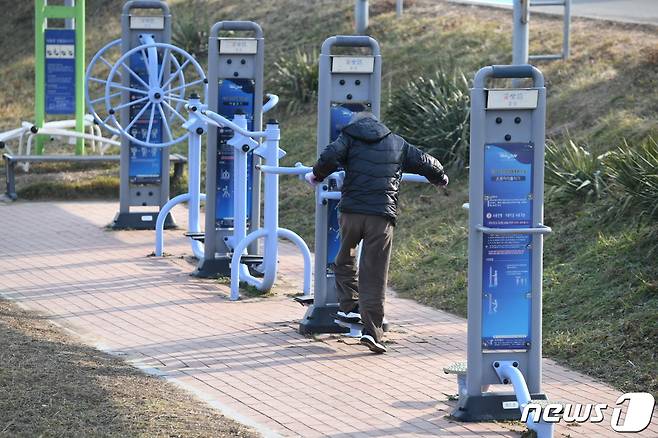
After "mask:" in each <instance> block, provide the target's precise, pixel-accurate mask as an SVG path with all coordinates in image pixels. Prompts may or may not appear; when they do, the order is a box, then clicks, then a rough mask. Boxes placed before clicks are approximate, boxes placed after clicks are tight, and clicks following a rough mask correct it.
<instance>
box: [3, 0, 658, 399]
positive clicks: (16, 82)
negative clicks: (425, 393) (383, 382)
mask: <svg viewBox="0 0 658 438" xmlns="http://www.w3.org/2000/svg"><path fill="white" fill-rule="evenodd" d="M9 3H11V8H6V9H5V10H10V11H12V12H11V13H10V15H9V17H8V18H7V19H8V20H12V22H13V25H11V26H7V28H8V29H13V28H15V29H17V32H15V33H14V34H11V35H7V36H6V38H5V37H4V36H3V39H2V43H1V44H2V47H3V49H7V50H8V51H9V53H12V57H11V58H10V59H14V60H15V62H13V63H7V64H3V65H1V66H0V82H1V85H2V86H1V87H0V89H2V90H3V93H2V94H0V127H10V126H14V125H15V124H16V123H17V122H18V120H19V119H28V120H29V119H30V117H31V113H32V108H31V104H27V105H26V103H29V102H32V87H33V85H32V68H33V63H34V60H33V57H32V50H33V48H32V45H31V44H32V43H31V30H30V29H28V30H27V31H25V27H26V26H28V24H29V20H30V18H29V17H30V14H31V5H30V4H28V3H29V2H18V3H15V2H10V1H9V0H0V5H3V4H4V5H5V6H8V5H9ZM24 3H25V4H24ZM198 3H204V2H203V1H202V0H199V1H197V2H196V3H195V4H198ZM407 3H408V7H407V8H406V9H405V15H404V17H403V18H402V19H401V20H398V19H396V18H395V14H394V12H393V11H394V7H393V4H394V2H392V1H391V0H372V1H371V28H370V32H371V34H372V36H374V37H375V38H377V39H378V41H379V42H380V44H381V47H382V53H383V59H384V60H383V74H384V84H383V99H382V100H383V104H384V110H385V112H389V111H395V102H391V100H390V96H391V94H392V92H393V91H394V90H395V89H396V88H398V87H399V86H401V85H403V84H404V83H405V82H406V81H407V80H409V79H411V78H413V77H415V76H418V75H428V74H430V73H432V72H433V71H434V70H436V69H438V68H440V69H452V68H459V69H461V70H463V71H464V72H465V73H466V74H467V76H468V77H472V74H473V72H474V71H475V70H477V68H479V67H481V66H483V65H487V64H502V63H506V62H509V61H510V60H511V16H510V15H511V14H510V13H509V12H508V11H503V10H498V9H491V8H481V7H470V6H463V5H453V4H448V3H446V2H442V1H434V0H415V1H411V0H408V1H407V2H405V5H407ZM87 4H88V6H87V7H88V10H89V11H90V13H88V20H89V22H88V28H89V29H91V30H90V33H89V38H88V40H89V42H88V48H89V55H91V54H92V53H93V52H94V51H95V50H96V49H98V48H99V47H100V46H101V45H102V43H104V42H107V41H109V40H110V39H111V38H114V37H117V36H118V35H119V27H118V10H119V8H120V4H121V2H119V1H113V2H103V1H100V0H88V2H87ZM170 4H172V6H173V9H174V13H175V11H176V8H185V7H189V5H190V4H191V3H190V2H186V1H183V0H178V1H171V2H170ZM207 4H208V7H207V9H206V10H205V11H206V14H205V15H204V17H207V19H208V20H209V21H210V22H214V21H217V20H220V19H222V20H230V19H243V20H255V21H257V22H259V23H260V24H261V26H262V27H263V30H264V32H265V36H266V50H267V53H266V58H267V61H268V62H272V61H274V60H276V59H278V58H279V57H280V56H283V55H289V54H291V53H292V51H293V49H295V48H298V47H301V48H302V49H310V48H318V47H319V45H320V44H321V42H322V41H323V39H324V38H326V37H328V36H331V35H335V34H340V33H351V20H352V18H353V17H352V14H353V11H352V7H353V4H352V2H348V1H340V0H316V1H313V2H300V1H298V0H262V1H258V2H255V1H254V2H252V4H253V5H254V7H252V8H245V7H244V5H245V2H244V1H239V0H209V1H208V2H207ZM106 6H109V9H108V10H107V11H106V10H105V9H104V8H105V7H106ZM201 21H203V20H201ZM560 31H561V21H560V19H559V18H555V17H544V16H540V15H533V17H532V23H531V52H532V53H538V52H557V51H559V48H560V47H559V46H560V41H561V40H560ZM656 47H658V34H656V32H655V28H653V27H648V26H635V25H628V24H617V23H609V22H603V21H593V20H586V19H578V18H576V19H574V20H573V26H572V53H573V55H572V57H571V58H570V59H569V60H568V61H566V62H554V63H549V64H542V65H540V68H541V69H542V70H543V71H544V73H545V75H546V78H547V85H548V89H549V92H548V133H549V136H550V137H552V138H554V139H558V140H559V139H560V138H562V137H564V136H566V135H567V134H569V135H570V136H572V137H573V138H575V139H576V140H577V141H587V142H588V143H589V144H590V147H591V149H593V151H594V152H595V153H599V152H603V151H607V150H610V149H612V148H614V147H616V146H617V145H619V144H620V143H621V142H622V141H623V140H624V139H626V140H628V141H629V143H630V144H635V143H637V142H639V141H641V140H642V139H644V138H646V137H648V136H650V135H654V136H655V134H656V133H657V132H658V117H656V115H657V113H658V96H657V95H656V94H655V93H654V90H655V88H656V85H657V84H658V68H657V67H658V49H656ZM201 61H202V62H205V60H201ZM266 74H268V73H266ZM266 89H267V91H270V92H275V93H276V92H277V91H279V90H275V89H272V88H271V87H267V86H266ZM283 106H284V105H281V107H283ZM273 115H274V116H275V117H277V118H279V119H280V121H281V123H282V129H283V141H282V147H283V148H284V149H285V150H286V151H287V152H288V156H287V157H286V158H285V159H284V160H283V163H285V164H289V165H292V164H293V163H295V162H296V161H303V162H306V163H310V162H311V160H312V159H313V158H314V156H315V129H316V121H315V108H314V106H313V105H309V107H308V108H306V111H303V112H302V114H300V115H290V114H286V113H285V112H283V111H282V110H281V109H278V110H275V112H274V113H273ZM184 147H185V146H183V148H184ZM452 176H453V178H452V183H451V187H450V188H449V189H448V190H447V191H445V192H441V193H437V192H436V191H435V190H433V189H431V188H429V187H411V186H407V187H405V188H404V189H403V194H402V196H401V198H402V204H401V208H402V212H403V213H402V217H401V220H400V225H399V226H398V227H397V230H396V241H395V246H394V248H395V249H394V251H395V253H394V258H393V263H392V266H391V281H392V285H393V286H394V287H395V288H396V289H397V290H399V291H400V292H401V293H403V294H406V295H408V296H411V297H414V298H416V299H418V300H419V301H422V302H425V303H427V304H430V305H433V306H436V307H439V308H442V309H446V310H449V311H451V312H455V313H457V314H461V315H464V314H465V309H466V273H465V271H466V263H467V261H466V238H467V229H466V225H467V222H466V220H467V214H466V212H465V211H463V210H462V209H461V205H462V203H463V202H466V201H467V197H468V196H467V188H466V186H467V177H466V176H465V175H461V176H459V175H455V174H453V175H452ZM312 205H313V199H312V196H311V193H310V191H309V190H308V189H306V188H305V187H304V185H303V184H302V183H301V182H299V181H296V180H294V179H291V178H288V179H286V180H285V182H284V183H283V184H282V193H281V222H282V225H284V226H287V227H289V228H292V229H294V230H297V231H300V232H301V234H302V236H303V237H305V238H306V239H307V241H309V242H311V243H312V241H313V230H312V227H313V224H312V222H313V218H312V210H313V207H312ZM546 211H547V220H546V223H547V224H549V225H551V226H552V227H554V229H555V233H554V234H553V235H552V236H550V237H549V238H548V239H547V240H546V245H545V252H546V257H545V263H544V265H545V289H544V291H545V295H544V309H545V310H544V335H545V338H544V348H545V350H544V351H545V354H547V355H549V356H551V357H553V358H555V359H557V360H559V361H561V362H563V363H566V364H568V365H570V366H572V367H575V368H577V369H580V370H583V371H585V372H587V373H589V374H591V375H594V376H598V377H601V378H602V379H604V380H606V381H608V382H610V383H612V384H614V385H615V386H617V387H618V388H620V389H623V390H641V391H647V390H649V391H652V392H653V393H656V392H658V383H657V381H656V376H657V375H658V366H657V365H656V363H657V361H656V354H657V353H656V350H657V349H656V345H658V321H657V320H656V318H657V315H658V298H657V297H658V293H657V290H656V289H657V287H658V286H657V279H658V262H657V261H656V254H655V253H654V254H647V251H648V249H649V248H650V246H651V245H650V244H651V243H655V239H656V237H655V236H656V235H658V234H657V232H658V231H657V230H658V226H657V225H656V224H655V223H641V222H637V221H634V220H631V219H632V218H621V220H620V221H618V222H617V223H615V224H610V225H604V224H603V223H602V221H601V220H600V219H599V216H600V207H599V206H597V205H594V204H569V205H562V204H561V203H559V202H557V201H549V202H547V205H546Z"/></svg>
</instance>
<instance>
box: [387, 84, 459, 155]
mask: <svg viewBox="0 0 658 438" xmlns="http://www.w3.org/2000/svg"><path fill="white" fill-rule="evenodd" d="M391 102H392V104H391V106H390V107H389V108H388V109H387V112H386V121H387V123H388V124H389V125H390V128H391V129H392V130H393V131H395V132H397V133H398V134H400V135H401V136H403V137H404V138H405V139H406V140H407V141H409V142H410V143H412V144H415V145H418V146H420V147H422V148H423V149H424V150H425V151H427V152H429V153H431V154H433V155H434V156H436V157H437V158H438V159H439V160H440V161H441V162H442V163H443V164H444V166H447V167H451V166H452V167H457V168H462V167H464V165H465V163H466V161H467V159H468V143H469V118H470V106H469V105H470V104H469V93H468V81H467V80H466V77H465V76H464V74H463V73H461V72H455V73H451V74H449V73H445V72H442V71H439V72H437V73H436V74H435V75H434V76H432V77H430V78H425V77H422V76H421V77H418V78H416V79H414V80H412V81H410V82H409V83H408V84H406V85H405V86H403V87H401V88H399V89H398V90H397V91H395V92H394V93H393V95H392V99H391Z"/></svg>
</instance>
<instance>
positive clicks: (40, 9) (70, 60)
mask: <svg viewBox="0 0 658 438" xmlns="http://www.w3.org/2000/svg"><path fill="white" fill-rule="evenodd" d="M34 10H35V26H34V27H35V40H34V42H35V44H34V46H35V51H34V55H35V56H34V59H35V66H34V72H35V83H34V85H35V87H34V96H35V99H34V109H35V111H34V122H27V121H24V122H22V123H21V126H20V127H18V128H15V129H11V130H9V131H6V132H1V133H0V147H1V148H3V149H4V148H7V150H8V152H9V153H12V151H11V150H10V149H9V146H8V144H9V143H10V142H12V141H14V140H17V141H18V149H17V152H16V153H17V154H18V155H19V156H20V155H23V154H24V153H26V154H27V155H30V154H31V153H32V143H33V141H34V143H35V152H36V153H37V154H38V155H42V154H43V151H44V143H45V141H46V139H49V138H55V137H57V138H66V139H68V140H69V141H71V142H73V143H74V144H75V145H76V148H75V153H76V155H83V154H84V153H85V148H84V146H85V140H88V141H89V142H90V144H91V148H92V150H93V151H97V150H98V151H100V152H101V154H102V153H103V151H104V150H105V149H106V148H107V147H108V146H109V145H111V144H116V142H115V141H113V140H110V139H106V138H104V137H103V136H102V133H101V131H100V128H99V127H98V126H97V125H95V124H94V123H93V118H92V117H91V116H89V115H86V114H85V105H84V69H85V0H65V1H64V4H57V5H54V4H48V1H47V0H35V8H34ZM59 22H61V24H60V23H59ZM71 114H72V115H74V116H75V117H74V119H72V120H52V121H46V118H47V116H56V117H60V116H63V115H71ZM24 151H25V152H24ZM24 167H25V170H27V167H28V166H27V164H25V166H24Z"/></svg>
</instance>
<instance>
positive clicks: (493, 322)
mask: <svg viewBox="0 0 658 438" xmlns="http://www.w3.org/2000/svg"><path fill="white" fill-rule="evenodd" d="M532 172H533V148H532V146H531V145H529V144H525V143H510V144H488V145H485V147H484V209H483V214H484V217H483V223H484V226H486V227H491V228H527V227H530V226H532V193H533V191H532V190H533V187H532V179H533V178H532ZM482 254H483V256H482V257H483V260H482V289H483V295H482V300H483V301H482V345H483V348H484V349H489V350H517V349H527V348H528V347H529V345H530V342H531V338H530V315H531V292H532V282H531V278H532V275H531V274H532V273H531V268H532V258H531V256H532V236H531V235H529V234H507V235H503V234H485V235H484V238H483V249H482Z"/></svg>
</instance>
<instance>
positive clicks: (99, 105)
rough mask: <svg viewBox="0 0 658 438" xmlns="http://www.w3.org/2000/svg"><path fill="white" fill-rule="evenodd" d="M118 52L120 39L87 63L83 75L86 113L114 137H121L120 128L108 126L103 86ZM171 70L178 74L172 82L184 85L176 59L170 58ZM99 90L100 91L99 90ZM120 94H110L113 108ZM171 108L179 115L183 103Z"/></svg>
mask: <svg viewBox="0 0 658 438" xmlns="http://www.w3.org/2000/svg"><path fill="white" fill-rule="evenodd" d="M120 51H121V40H120V39H118V40H114V41H112V42H110V43H109V44H107V45H106V46H105V47H103V48H102V49H100V50H99V51H98V52H97V53H96V55H94V57H93V58H92V59H91V61H90V62H89V65H88V66H87V71H86V73H85V101H86V103H87V111H88V112H89V113H90V114H91V115H92V116H93V117H94V120H95V121H96V123H98V124H99V125H100V126H102V127H104V128H105V129H107V130H108V131H110V132H111V133H112V134H114V135H121V127H120V126H115V125H110V124H109V123H110V119H111V117H110V115H109V114H108V113H107V111H106V109H105V107H106V105H105V84H106V83H107V76H108V74H109V72H110V71H111V69H112V67H113V66H114V64H113V63H112V62H113V61H112V60H114V59H116V58H118V56H119V54H120ZM171 68H172V69H173V71H175V72H177V74H178V77H177V78H174V80H175V81H177V83H178V84H184V83H185V76H184V75H183V70H182V69H180V63H179V62H178V59H176V57H171ZM129 75H130V74H129ZM122 76H123V74H122V72H121V71H119V72H118V73H117V79H118V80H119V81H121V80H122ZM117 85H121V83H118V84H117ZM101 87H102V88H101ZM99 88H101V89H100V90H99ZM181 92H182V93H181V94H180V95H179V97H180V99H181V100H183V99H185V95H184V92H185V90H184V89H181ZM122 94H123V93H122V91H121V90H119V91H116V92H114V93H112V95H111V96H110V97H111V99H112V100H113V102H115V106H116V105H119V102H120V101H121V97H122ZM172 106H173V107H174V108H175V109H176V111H178V112H179V113H180V112H181V109H182V108H183V103H182V102H176V103H175V104H172Z"/></svg>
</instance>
